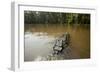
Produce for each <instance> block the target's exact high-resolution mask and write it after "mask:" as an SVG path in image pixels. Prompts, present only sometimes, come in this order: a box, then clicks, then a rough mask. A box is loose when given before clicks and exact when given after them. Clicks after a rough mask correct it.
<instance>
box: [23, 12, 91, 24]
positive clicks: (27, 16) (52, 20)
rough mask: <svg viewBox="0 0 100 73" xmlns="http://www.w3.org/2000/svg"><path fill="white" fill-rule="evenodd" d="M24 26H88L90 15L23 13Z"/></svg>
mask: <svg viewBox="0 0 100 73" xmlns="http://www.w3.org/2000/svg"><path fill="white" fill-rule="evenodd" d="M24 20H25V21H24V23H25V24H34V25H35V24H39V25H41V24H42V25H43V24H44V25H49V24H50V25H53V24H60V25H75V24H79V25H83V24H85V25H89V24H90V14H80V13H60V12H40V11H24Z"/></svg>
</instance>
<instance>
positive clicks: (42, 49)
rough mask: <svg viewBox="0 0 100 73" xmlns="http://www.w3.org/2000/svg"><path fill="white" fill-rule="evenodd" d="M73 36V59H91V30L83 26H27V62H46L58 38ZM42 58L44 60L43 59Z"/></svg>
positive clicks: (25, 58)
mask: <svg viewBox="0 0 100 73" xmlns="http://www.w3.org/2000/svg"><path fill="white" fill-rule="evenodd" d="M66 32H67V33H69V34H70V36H71V44H70V47H71V57H70V58H66V59H83V58H90V28H87V27H82V26H78V25H77V26H62V25H61V26H60V25H59V26H50V25H49V26H32V25H30V26H27V28H26V26H25V52H24V55H25V56H24V60H25V61H35V60H41V59H42V60H46V58H45V57H47V56H48V55H50V54H51V53H52V52H53V49H52V47H53V45H54V41H55V39H56V38H58V37H59V36H61V35H62V34H64V33H66ZM41 57H42V58H41Z"/></svg>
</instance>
